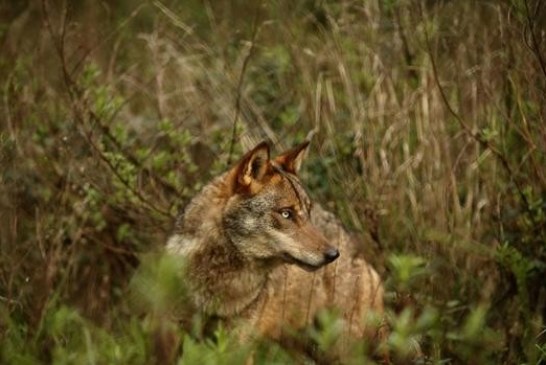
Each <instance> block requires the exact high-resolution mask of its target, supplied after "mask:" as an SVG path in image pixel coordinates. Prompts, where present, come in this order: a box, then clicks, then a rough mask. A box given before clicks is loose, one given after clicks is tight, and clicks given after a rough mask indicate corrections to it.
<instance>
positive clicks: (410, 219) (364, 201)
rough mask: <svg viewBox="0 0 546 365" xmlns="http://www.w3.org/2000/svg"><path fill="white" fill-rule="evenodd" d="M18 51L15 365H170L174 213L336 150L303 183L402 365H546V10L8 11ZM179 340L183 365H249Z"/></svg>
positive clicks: (486, 5) (1, 282)
mask: <svg viewBox="0 0 546 365" xmlns="http://www.w3.org/2000/svg"><path fill="white" fill-rule="evenodd" d="M0 44H1V47H2V50H1V56H0V80H1V85H0V90H1V91H0V96H1V98H0V112H1V119H0V120H1V122H0V166H1V175H0V343H1V345H0V356H1V357H0V358H1V361H0V362H2V363H6V364H34V363H59V364H81V363H100V364H110V363H111V364H114V363H119V364H127V363H131V364H147V363H150V362H153V361H157V362H160V355H158V354H157V351H155V350H154V349H155V348H156V347H157V343H155V342H157V340H154V338H155V337H154V336H155V335H156V334H157V331H158V327H159V328H160V330H161V329H162V328H163V327H165V326H169V325H170V326H171V327H173V324H168V323H167V324H164V323H163V322H162V321H161V320H159V319H158V318H161V313H162V311H164V310H165V308H166V307H168V306H169V305H170V303H171V302H172V301H176V298H177V296H176V295H175V294H176V293H177V282H176V280H175V279H173V276H172V273H173V272H176V271H177V269H176V265H175V264H173V263H170V262H168V261H165V260H164V259H157V258H154V257H153V255H154V254H153V253H154V252H155V253H157V252H160V251H161V249H162V247H163V245H164V242H165V240H166V237H167V236H168V234H169V232H170V230H171V229H172V226H173V220H174V217H175V216H176V215H177V212H178V211H179V210H180V209H181V208H182V207H183V206H184V204H185V203H187V202H188V200H189V199H190V198H191V197H192V196H193V195H194V194H195V192H196V191H198V190H199V188H200V187H201V186H203V184H204V183H206V182H207V181H208V180H209V179H210V178H211V177H212V176H214V175H216V174H218V173H220V172H221V171H223V170H225V169H227V167H228V166H229V164H230V163H232V162H233V161H234V160H235V159H236V158H237V157H238V156H239V155H240V153H241V152H242V151H243V149H244V146H247V145H248V144H249V143H250V142H249V141H257V140H260V139H268V140H270V141H271V142H272V143H273V146H274V147H275V150H276V151H280V150H281V149H283V148H286V147H289V146H291V145H293V144H294V143H297V142H300V141H301V140H302V139H303V138H304V137H305V136H306V135H307V133H308V132H309V131H310V130H316V131H317V134H316V136H315V138H314V142H313V145H312V151H311V153H310V156H309V158H308V161H307V164H306V166H305V167H304V172H303V179H304V181H305V182H306V184H307V186H308V188H309V191H310V193H311V195H312V196H313V197H314V198H315V199H316V200H317V201H319V202H321V203H322V204H323V205H325V206H327V207H328V208H329V209H330V210H332V211H334V212H335V213H336V214H337V215H338V216H339V217H340V218H341V219H342V221H343V222H344V223H345V225H346V226H347V227H349V228H350V229H351V230H352V231H353V232H355V237H356V239H357V240H358V242H359V243H360V244H361V245H362V249H363V251H364V252H366V254H367V258H368V261H369V262H371V263H372V264H373V265H374V266H375V267H376V268H377V270H378V271H379V272H380V273H381V276H382V277H383V279H384V280H385V282H386V287H387V298H386V300H387V307H388V312H389V322H390V325H391V328H392V333H391V335H390V337H389V340H388V344H389V348H390V350H391V353H392V358H393V361H398V362H401V363H404V361H408V360H404V359H405V356H406V354H407V353H408V351H410V350H409V348H410V347H411V344H412V343H414V342H415V341H418V342H419V343H420V345H421V347H422V351H423V353H424V354H425V359H422V360H421V361H422V362H423V363H432V364H545V363H546V333H545V316H546V285H545V282H546V281H545V278H546V215H545V211H546V4H544V3H543V2H542V1H540V0H483V1H479V2H477V1H473V0H458V1H447V0H445V1H441V0H427V1H418V0H370V1H352V0H339V1H330V0H322V1H321V0H305V1H298V2H293V1H284V0H276V1H240V0H230V1H194V0H187V1H173V0H163V1H159V0H157V1H154V0H135V1H129V0H120V1H115V2H114V1H91V0H67V1H60V0H59V1H50V0H44V1H41V0H30V1H25V0H18V1H15V0H11V1H4V2H2V3H1V4H0ZM142 313H148V314H149V313H153V315H151V316H150V315H143V314H142ZM325 321H326V322H328V320H327V319H326V320H325ZM158 323H160V324H158ZM162 326H163V327H162ZM174 328H177V327H174ZM179 331H180V335H181V336H183V337H184V345H183V355H181V356H180V355H178V356H177V359H176V361H177V362H179V363H182V364H208V363H210V364H218V363H241V362H242V361H243V360H242V359H244V356H245V351H247V350H245V349H244V348H241V347H240V346H238V345H237V344H236V343H235V342H234V339H232V338H231V337H230V336H229V333H226V332H225V331H222V330H219V331H218V332H217V333H216V335H215V336H214V338H212V339H199V338H195V337H192V336H189V335H186V334H185V333H183V331H182V330H179ZM328 331H329V329H328V326H325V329H324V331H323V332H321V333H314V334H313V336H312V337H313V338H314V339H316V340H317V343H318V344H319V345H320V346H322V345H321V344H322V343H327V342H328V336H331V335H332V332H331V331H330V332H328ZM154 341H155V342H154ZM165 341H166V340H165ZM154 343H155V344H154ZM246 354H248V351H247V352H246ZM158 356H159V357H158ZM255 358H256V363H286V362H291V361H296V360H295V358H294V357H293V356H292V355H290V354H288V353H287V352H286V351H285V350H284V349H283V348H282V347H279V346H276V347H275V346H267V347H266V348H265V349H262V350H260V351H256V352H255ZM363 360H364V359H362V358H358V357H355V363H359V362H361V361H363Z"/></svg>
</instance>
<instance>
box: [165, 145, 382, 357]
mask: <svg viewBox="0 0 546 365" xmlns="http://www.w3.org/2000/svg"><path fill="white" fill-rule="evenodd" d="M308 147H309V142H308V141H306V142H304V143H302V144H300V145H298V146H296V147H294V148H292V149H290V150H288V151H285V152H284V153H281V154H280V155H279V156H277V157H276V158H270V148H269V146H268V144H267V143H266V142H262V143H260V144H258V145H257V146H255V147H254V148H253V149H251V150H250V151H249V152H247V153H246V154H245V155H244V156H243V157H242V158H241V159H240V161H239V162H238V163H236V164H235V165H234V166H233V167H232V168H231V169H229V170H228V171H227V172H225V173H223V174H222V175H220V176H218V177H216V178H215V179H214V180H213V181H212V182H211V183H209V184H208V185H206V186H205V187H204V188H203V189H202V190H201V192H199V193H198V194H197V195H196V196H195V197H194V198H193V199H192V200H191V201H190V203H189V204H188V205H187V206H186V208H185V210H184V212H183V214H182V215H181V216H180V218H179V219H178V221H177V223H176V228H175V230H174V233H173V235H172V236H171V237H170V238H169V239H168V242H167V246H166V249H167V252H169V253H170V254H172V255H178V256H180V257H182V258H183V259H184V260H185V266H184V267H185V269H184V273H183V275H182V276H181V277H182V278H183V280H184V284H185V285H186V287H187V291H188V297H189V302H190V303H189V305H190V306H191V308H192V311H194V312H195V313H200V314H202V315H204V316H205V317H206V318H214V319H215V320H216V321H220V322H222V323H223V324H224V325H225V326H227V327H228V328H234V329H236V330H237V331H238V333H239V335H240V337H241V339H242V340H247V339H248V338H249V337H251V336H259V337H265V338H269V339H273V340H276V341H280V342H283V341H286V340H287V339H289V338H290V334H294V333H297V332H294V331H298V330H304V329H306V328H310V327H311V326H313V325H314V324H315V323H316V319H317V315H319V313H321V311H324V310H332V311H335V313H337V314H338V315H339V318H340V321H341V322H342V330H341V336H339V337H340V339H353V340H354V339H356V340H359V339H363V338H367V339H368V340H371V341H374V339H378V338H379V337H380V333H381V331H382V329H381V328H379V326H372V325H371V324H370V321H367V320H366V319H367V317H369V316H370V314H371V313H375V314H376V315H377V316H379V318H381V316H382V315H383V310H384V309H383V286H382V282H381V279H380V277H379V275H378V274H377V272H376V271H375V270H374V269H373V268H372V267H371V266H370V265H369V264H368V263H367V262H366V261H365V260H364V258H363V257H359V255H358V254H357V252H358V250H357V247H356V245H355V242H354V241H353V240H352V239H351V238H350V236H349V234H348V233H347V231H346V230H345V229H344V228H343V226H342V225H341V223H340V222H339V221H338V220H337V219H336V218H335V217H334V216H333V215H332V214H331V213H329V212H327V211H325V210H324V209H323V208H322V207H321V206H320V205H318V204H314V203H313V201H312V200H311V199H310V198H309V195H308V194H307V192H306V190H305V188H304V186H303V184H302V182H301V180H300V179H299V177H298V171H299V169H300V166H301V164H302V161H303V159H304V157H305V155H306V152H307V149H308ZM292 338H293V337H292ZM343 343H347V341H345V342H343V340H340V341H339V344H337V345H336V346H338V350H335V351H337V352H338V353H342V352H343V350H339V349H341V348H343V346H344V345H343Z"/></svg>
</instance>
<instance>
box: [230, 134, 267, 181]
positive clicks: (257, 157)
mask: <svg viewBox="0 0 546 365" xmlns="http://www.w3.org/2000/svg"><path fill="white" fill-rule="evenodd" d="M268 166H269V145H268V144H267V142H265V141H264V142H261V143H260V144H258V145H257V146H256V147H254V148H253V149H252V150H250V151H249V152H247V153H246V155H244V156H243V158H242V159H241V161H240V162H239V163H238V164H237V184H238V185H239V186H243V187H250V185H251V184H252V182H259V181H261V180H262V178H263V177H264V176H265V174H266V173H267V170H268Z"/></svg>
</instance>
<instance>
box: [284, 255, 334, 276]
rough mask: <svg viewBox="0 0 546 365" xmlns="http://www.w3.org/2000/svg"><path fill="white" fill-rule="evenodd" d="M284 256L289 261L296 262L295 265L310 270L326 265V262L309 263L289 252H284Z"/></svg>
mask: <svg viewBox="0 0 546 365" xmlns="http://www.w3.org/2000/svg"><path fill="white" fill-rule="evenodd" d="M282 257H283V259H284V260H285V261H286V262H287V263H289V264H294V265H296V266H298V267H301V268H302V269H304V270H305V271H309V272H313V271H317V270H318V269H320V268H321V267H323V266H324V264H319V265H311V264H309V263H307V262H305V261H302V260H300V259H298V258H296V257H294V256H292V255H290V254H289V253H287V252H285V253H283V255H282Z"/></svg>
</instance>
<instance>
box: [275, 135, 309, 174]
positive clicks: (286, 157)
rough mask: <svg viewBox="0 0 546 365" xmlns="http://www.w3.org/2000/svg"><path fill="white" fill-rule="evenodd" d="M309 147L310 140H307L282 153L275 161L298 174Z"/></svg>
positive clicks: (284, 168)
mask: <svg viewBox="0 0 546 365" xmlns="http://www.w3.org/2000/svg"><path fill="white" fill-rule="evenodd" d="M308 149H309V141H305V142H303V143H301V144H299V145H297V146H296V147H294V148H292V149H290V150H288V151H286V152H284V153H282V154H281V155H280V156H278V157H277V158H275V162H276V163H277V164H279V165H280V166H281V167H282V168H283V170H284V171H286V172H290V173H292V174H297V173H298V171H299V170H300V167H301V163H302V162H303V160H304V159H305V156H306V155H307V150H308Z"/></svg>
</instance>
